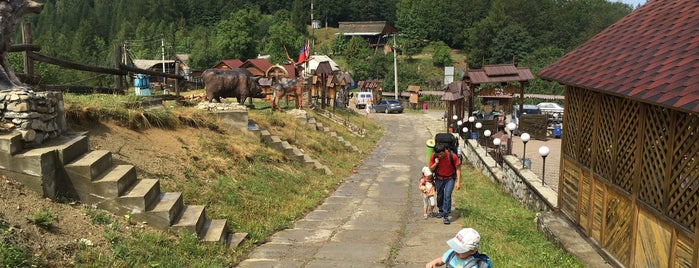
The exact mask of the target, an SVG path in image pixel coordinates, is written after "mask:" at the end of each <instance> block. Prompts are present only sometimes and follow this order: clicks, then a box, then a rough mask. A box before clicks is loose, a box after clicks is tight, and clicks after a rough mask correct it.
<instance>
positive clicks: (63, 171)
mask: <svg viewBox="0 0 699 268" xmlns="http://www.w3.org/2000/svg"><path fill="white" fill-rule="evenodd" d="M23 143H24V142H23V141H22V137H21V134H20V133H10V134H5V135H0V174H2V175H5V176H8V177H11V178H14V179H16V180H18V181H20V182H22V183H23V184H25V185H26V186H27V187H29V188H31V189H33V190H35V191H37V192H40V193H43V194H44V195H45V196H47V197H49V198H55V197H57V196H59V195H65V196H70V197H75V198H78V199H79V200H81V202H83V203H85V204H92V205H95V206H96V207H98V208H100V209H104V210H107V211H109V212H111V213H113V214H115V215H130V216H131V217H132V219H134V220H137V221H143V222H147V223H148V224H149V225H150V226H152V227H155V228H157V229H161V230H168V229H170V230H173V231H187V232H191V233H196V234H197V235H198V236H199V238H200V239H201V240H202V241H206V242H216V243H221V244H226V245H227V246H229V247H236V246H237V245H238V244H239V243H240V242H241V241H242V240H243V239H244V238H245V237H246V236H247V234H246V233H229V232H228V226H227V221H226V220H223V219H208V218H207V217H206V209H205V206H199V205H185V204H184V202H183V200H182V193H179V192H161V190H160V181H159V180H157V179H138V178H137V174H136V168H135V167H134V166H133V165H117V164H115V163H114V161H113V159H112V153H111V152H110V151H106V150H90V149H89V145H88V138H87V136H86V133H66V134H64V135H62V136H60V137H57V138H55V139H52V140H50V141H48V142H46V143H44V144H42V145H40V146H38V147H35V148H24V144H23Z"/></svg>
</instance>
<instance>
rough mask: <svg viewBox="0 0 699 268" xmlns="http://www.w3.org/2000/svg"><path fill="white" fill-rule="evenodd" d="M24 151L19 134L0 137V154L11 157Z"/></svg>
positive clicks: (12, 133)
mask: <svg viewBox="0 0 699 268" xmlns="http://www.w3.org/2000/svg"><path fill="white" fill-rule="evenodd" d="M23 149H24V141H22V135H21V134H20V133H19V132H10V133H7V134H2V135H0V153H2V154H8V155H13V154H16V153H18V152H20V151H22V150H23Z"/></svg>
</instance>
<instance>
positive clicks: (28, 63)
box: [22, 22, 34, 78]
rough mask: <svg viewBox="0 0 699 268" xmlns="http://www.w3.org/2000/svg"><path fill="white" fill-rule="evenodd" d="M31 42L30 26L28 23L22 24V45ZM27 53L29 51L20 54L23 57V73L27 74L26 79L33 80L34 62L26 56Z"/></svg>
mask: <svg viewBox="0 0 699 268" xmlns="http://www.w3.org/2000/svg"><path fill="white" fill-rule="evenodd" d="M32 42H33V37H32V26H31V24H29V23H28V22H25V23H23V24H22V43H23V44H31V43H32ZM28 51H29V50H25V51H24V52H22V56H23V57H24V73H25V74H27V76H28V77H30V78H33V77H34V61H33V60H32V59H31V58H29V56H28V55H27V53H28Z"/></svg>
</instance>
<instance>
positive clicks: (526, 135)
mask: <svg viewBox="0 0 699 268" xmlns="http://www.w3.org/2000/svg"><path fill="white" fill-rule="evenodd" d="M519 137H520V138H521V139H522V143H524V148H523V149H522V168H526V167H527V166H525V165H524V160H525V159H527V142H528V141H529V133H522V135H521V136H519Z"/></svg>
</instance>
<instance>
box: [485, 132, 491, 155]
mask: <svg viewBox="0 0 699 268" xmlns="http://www.w3.org/2000/svg"><path fill="white" fill-rule="evenodd" d="M483 136H485V152H486V153H488V138H490V129H486V130H485V131H483Z"/></svg>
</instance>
